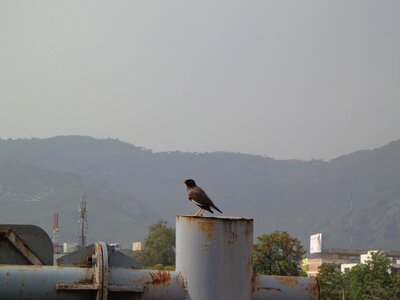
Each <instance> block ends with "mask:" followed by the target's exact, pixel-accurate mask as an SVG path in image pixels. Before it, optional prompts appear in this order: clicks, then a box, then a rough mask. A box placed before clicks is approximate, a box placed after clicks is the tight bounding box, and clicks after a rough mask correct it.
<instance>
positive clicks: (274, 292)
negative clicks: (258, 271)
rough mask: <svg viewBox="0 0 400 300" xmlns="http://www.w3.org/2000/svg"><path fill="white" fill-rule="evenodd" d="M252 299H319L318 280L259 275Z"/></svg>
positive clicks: (254, 285) (254, 283)
mask: <svg viewBox="0 0 400 300" xmlns="http://www.w3.org/2000/svg"><path fill="white" fill-rule="evenodd" d="M251 299H252V300H265V299H274V300H292V299H293V300H318V299H319V286H318V281H317V279H316V278H312V277H295V276H267V275H257V276H255V277H254V280H253V294H252V297H251Z"/></svg>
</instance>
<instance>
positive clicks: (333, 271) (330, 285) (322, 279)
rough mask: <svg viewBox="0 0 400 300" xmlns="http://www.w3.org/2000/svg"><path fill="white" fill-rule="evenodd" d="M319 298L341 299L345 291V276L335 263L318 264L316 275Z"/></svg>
mask: <svg viewBox="0 0 400 300" xmlns="http://www.w3.org/2000/svg"><path fill="white" fill-rule="evenodd" d="M317 279H318V282H319V287H320V297H321V300H336V299H338V300H339V299H343V293H346V291H345V276H344V275H343V274H342V273H341V272H340V270H339V269H338V266H337V265H336V264H328V263H324V264H322V265H321V266H320V268H319V272H318V276H317Z"/></svg>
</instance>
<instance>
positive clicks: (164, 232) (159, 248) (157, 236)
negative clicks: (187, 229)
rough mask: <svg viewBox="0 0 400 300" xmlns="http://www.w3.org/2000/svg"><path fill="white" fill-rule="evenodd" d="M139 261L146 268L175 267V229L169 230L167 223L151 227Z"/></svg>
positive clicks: (161, 222) (162, 222)
mask: <svg viewBox="0 0 400 300" xmlns="http://www.w3.org/2000/svg"><path fill="white" fill-rule="evenodd" d="M138 260H139V262H140V263H141V264H142V265H143V266H145V267H152V266H156V265H157V267H158V268H159V269H160V268H162V267H165V266H173V265H175V228H168V227H167V222H165V221H159V222H158V223H156V224H153V225H150V227H149V234H148V236H147V237H146V239H145V241H144V250H143V251H142V252H141V253H140V255H139V257H138Z"/></svg>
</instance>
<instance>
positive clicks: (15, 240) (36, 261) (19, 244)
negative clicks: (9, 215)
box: [0, 229, 43, 265]
mask: <svg viewBox="0 0 400 300" xmlns="http://www.w3.org/2000/svg"><path fill="white" fill-rule="evenodd" d="M0 236H1V237H3V238H5V239H7V240H8V241H9V242H10V243H11V244H12V245H13V246H14V247H15V248H17V250H18V251H19V252H20V253H21V254H22V255H23V256H25V257H26V259H27V260H28V261H29V262H30V263H31V264H33V265H43V262H42V261H41V260H40V258H39V257H37V256H36V254H35V253H33V252H32V251H31V249H29V247H28V246H27V245H26V244H25V243H24V241H23V240H22V239H21V238H20V237H19V236H18V235H17V234H16V233H15V232H14V231H12V230H11V229H0Z"/></svg>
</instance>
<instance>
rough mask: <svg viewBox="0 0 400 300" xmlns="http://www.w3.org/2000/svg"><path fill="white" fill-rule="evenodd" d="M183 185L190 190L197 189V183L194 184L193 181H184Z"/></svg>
mask: <svg viewBox="0 0 400 300" xmlns="http://www.w3.org/2000/svg"><path fill="white" fill-rule="evenodd" d="M182 183H183V184H185V185H186V186H187V187H188V188H191V187H195V186H196V182H194V180H193V179H186V180H183V181H182Z"/></svg>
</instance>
